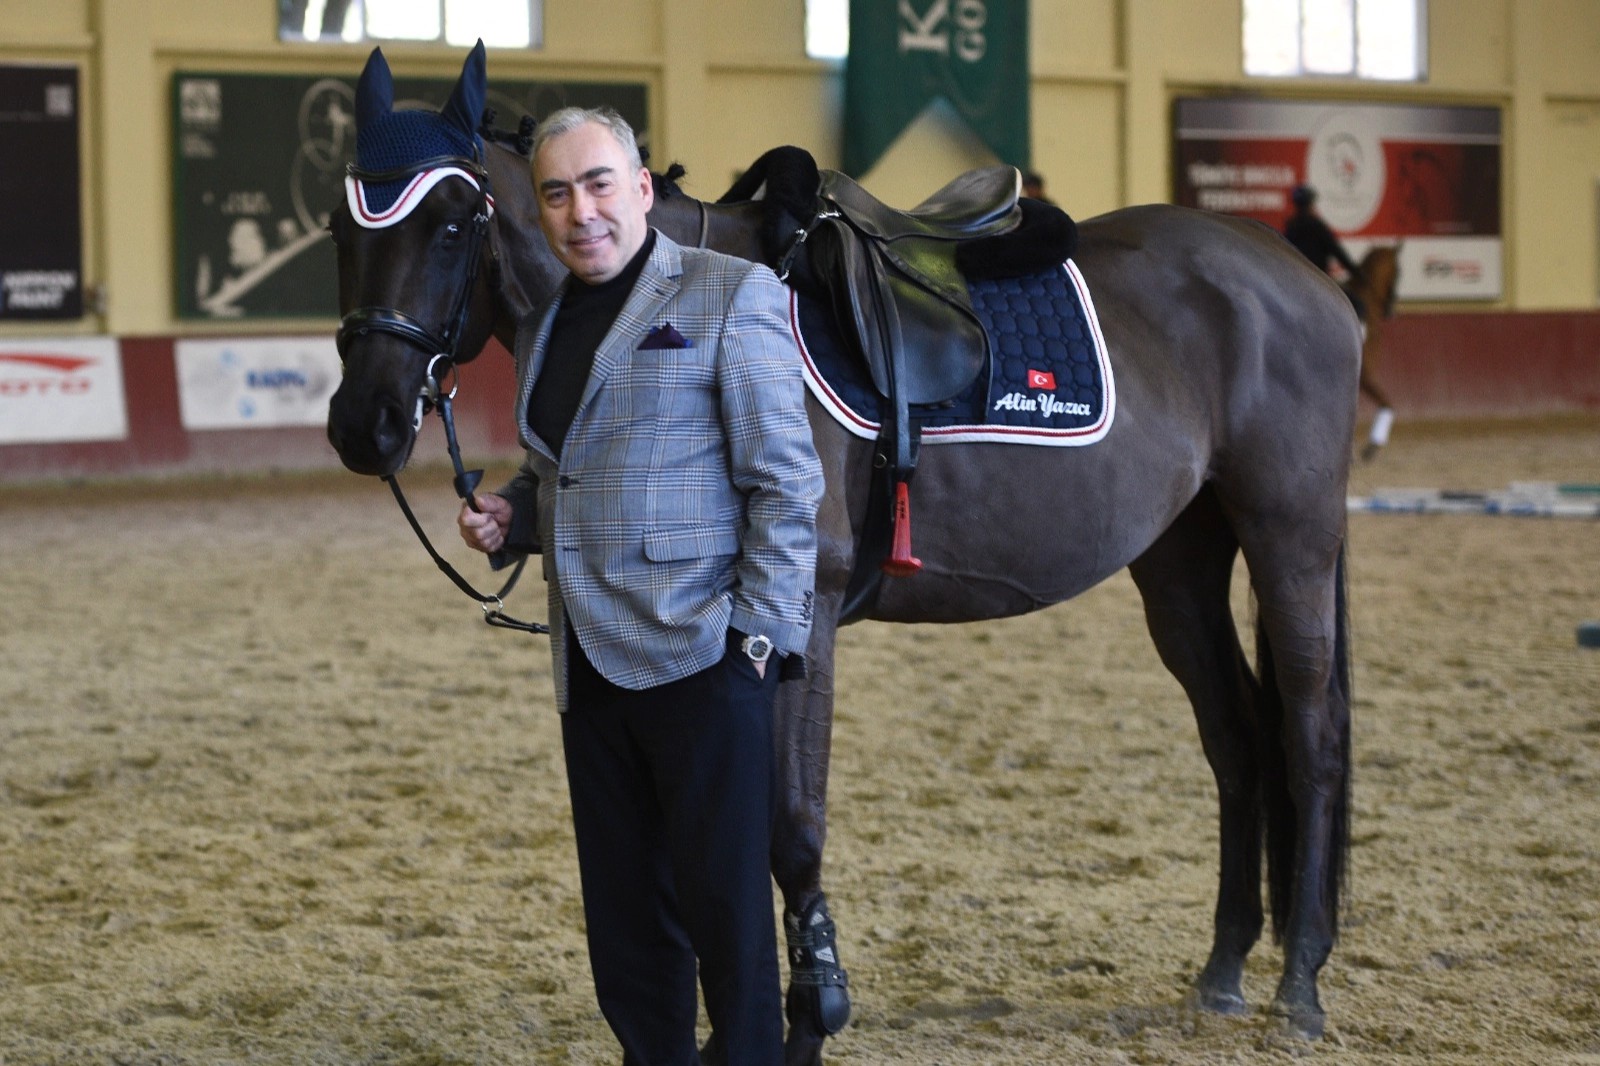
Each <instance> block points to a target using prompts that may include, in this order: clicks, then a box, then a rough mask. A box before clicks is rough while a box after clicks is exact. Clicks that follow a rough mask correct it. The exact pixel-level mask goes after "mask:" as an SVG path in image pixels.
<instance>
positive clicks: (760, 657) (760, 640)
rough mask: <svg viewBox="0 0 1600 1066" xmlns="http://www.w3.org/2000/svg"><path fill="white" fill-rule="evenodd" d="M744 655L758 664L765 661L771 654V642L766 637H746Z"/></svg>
mask: <svg viewBox="0 0 1600 1066" xmlns="http://www.w3.org/2000/svg"><path fill="white" fill-rule="evenodd" d="M744 653H745V654H746V655H748V656H750V658H751V659H752V660H754V661H755V662H758V663H764V662H766V661H767V656H769V655H771V654H772V641H770V640H768V639H767V638H766V637H746V638H745V641H744Z"/></svg>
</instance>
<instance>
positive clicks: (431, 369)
mask: <svg viewBox="0 0 1600 1066" xmlns="http://www.w3.org/2000/svg"><path fill="white" fill-rule="evenodd" d="M443 166H451V167H460V168H462V169H464V170H466V171H468V172H469V173H472V174H474V175H476V177H477V178H478V181H479V189H478V193H479V199H478V208H477V210H476V211H475V212H473V216H472V226H471V229H470V230H469V232H468V234H467V249H466V256H467V263H466V277H465V278H464V279H463V281H462V285H461V289H460V290H459V291H458V292H457V293H456V298H455V302H454V304H453V305H452V306H451V309H450V312H449V314H448V315H447V316H446V318H445V323H446V325H445V328H444V331H443V332H442V333H439V334H435V333H434V332H433V331H432V330H430V329H429V328H428V327H427V326H426V325H425V324H423V323H422V322H420V321H418V320H417V319H416V318H414V317H412V316H411V315H408V314H406V313H405V312H404V311H401V310H399V309H398V308H393V307H358V308H356V309H355V310H353V311H351V312H350V313H349V314H347V315H345V316H344V318H343V319H342V320H341V321H340V323H339V332H338V335H337V346H338V349H339V357H340V359H341V360H343V358H344V351H345V348H346V347H347V346H348V345H349V343H350V340H351V338H352V337H357V336H365V335H366V334H368V333H388V334H390V335H391V336H395V337H399V338H400V339H401V340H403V341H405V342H406V343H407V344H410V345H411V346H412V347H414V348H420V349H421V350H423V351H424V352H427V353H428V354H429V355H430V356H432V358H431V359H429V361H428V368H427V370H426V371H424V373H423V380H422V388H421V389H419V390H418V392H417V405H416V410H415V412H414V413H413V415H412V426H411V428H412V432H413V433H416V432H419V431H420V430H421V429H422V420H423V418H424V417H425V416H426V415H427V413H428V412H429V411H430V410H437V411H438V412H439V419H440V421H442V422H443V423H444V432H445V444H446V447H447V448H448V450H449V452H450V464H451V466H452V467H453V468H454V469H455V478H454V479H453V482H452V483H453V485H454V487H455V490H456V495H457V496H459V497H460V498H461V499H462V500H464V501H465V502H466V504H467V506H468V507H471V508H472V509H473V510H474V511H477V510H478V504H477V501H476V500H475V499H474V498H473V491H474V490H475V489H477V487H478V483H479V482H480V481H482V480H483V471H482V470H467V469H465V468H464V466H463V464H462V461H461V446H460V444H459V443H458V442H457V440H456V420H455V413H454V411H453V410H452V401H453V400H454V399H455V395H456V384H455V383H454V382H452V384H451V387H450V390H449V391H448V392H446V391H444V387H443V385H444V382H443V378H444V376H445V375H447V374H454V373H455V370H456V365H457V362H458V357H459V354H460V348H461V338H462V335H463V334H464V333H465V331H466V322H467V314H468V311H469V308H470V304H471V302H472V293H473V290H474V289H475V288H476V287H477V282H478V264H479V260H480V259H481V252H482V250H483V242H484V241H485V240H488V239H489V217H490V211H491V210H492V208H491V206H490V205H491V203H492V199H491V195H490V192H489V172H488V170H487V169H486V168H485V167H484V166H483V165H482V164H480V163H479V162H478V161H477V160H474V159H466V158H461V157H454V156H441V157H438V158H435V159H427V160H423V161H422V162H421V163H418V164H416V165H414V166H410V167H404V168H401V169H398V170H388V171H373V170H365V169H363V168H361V167H358V166H356V165H355V164H353V163H352V164H350V166H349V168H348V169H349V173H350V175H351V176H352V177H355V178H357V179H359V180H362V181H368V182H388V181H396V180H400V179H404V178H409V177H413V176H415V175H417V174H420V173H422V172H424V171H427V170H432V169H435V168H437V167H443ZM490 255H491V257H492V259H493V263H492V265H491V269H492V270H498V269H499V255H498V254H497V253H496V252H495V250H494V248H493V244H492V242H491V247H490ZM440 364H443V366H442V368H441V367H440ZM436 368H439V369H438V372H437V373H435V370H436ZM383 480H384V481H385V482H387V483H388V485H389V490H390V491H391V492H392V493H393V494H394V499H395V502H396V503H397V504H399V505H400V513H401V514H403V515H405V518H406V521H407V522H408V523H409V524H410V526H411V530H412V532H413V533H415V534H416V535H417V539H418V540H419V541H421V542H422V546H423V548H425V549H426V550H427V552H428V556H429V557H430V558H431V559H433V562H434V565H436V566H437V567H438V568H439V569H440V570H442V571H443V572H444V574H445V576H446V577H448V578H449V579H450V580H451V581H452V582H454V583H455V586H456V587H457V588H459V589H460V590H461V591H462V592H464V593H466V594H467V595H468V596H470V597H472V598H473V599H474V600H477V601H478V605H479V606H480V607H482V608H483V620H484V621H485V622H486V623H488V624H489V625H491V626H496V627H499V628H501V629H515V630H519V631H521V632H524V633H549V632H550V627H549V626H547V625H544V624H543V623H540V622H524V621H522V620H520V619H517V618H513V617H511V616H510V615H508V614H506V613H505V597H506V596H508V595H509V594H510V593H511V590H512V589H513V588H514V587H515V586H516V584H517V579H518V578H520V577H521V576H522V569H523V567H524V566H526V565H527V562H528V559H527V556H523V557H522V558H521V559H519V560H518V561H517V565H516V566H515V567H514V568H513V569H512V571H511V576H510V577H509V578H507V579H506V583H505V584H504V585H502V586H501V588H500V590H499V591H498V592H494V593H487V594H486V593H482V592H479V591H478V590H477V589H476V588H474V587H473V586H472V583H471V582H469V581H468V580H467V579H466V578H464V577H462V576H461V574H460V573H459V572H458V571H457V570H456V568H455V567H453V566H451V565H450V562H449V560H447V559H445V558H444V556H442V555H440V554H439V552H438V550H437V549H435V548H434V546H433V542H432V541H430V540H429V539H428V535H427V533H425V532H424V531H423V529H422V525H421V523H419V522H418V521H417V517H416V514H415V513H414V512H413V511H412V510H411V505H410V504H409V503H408V502H407V501H406V497H405V493H404V492H403V491H402V490H401V488H400V481H399V478H398V477H397V476H396V475H394V474H385V475H384V476H383Z"/></svg>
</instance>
